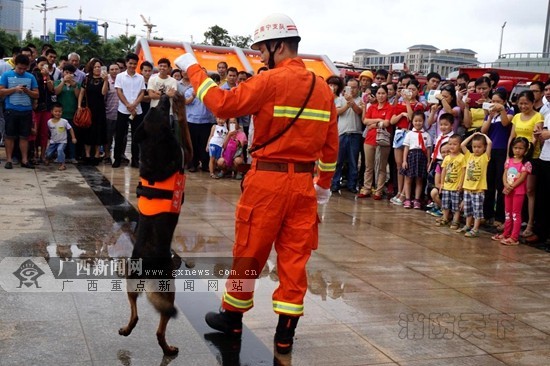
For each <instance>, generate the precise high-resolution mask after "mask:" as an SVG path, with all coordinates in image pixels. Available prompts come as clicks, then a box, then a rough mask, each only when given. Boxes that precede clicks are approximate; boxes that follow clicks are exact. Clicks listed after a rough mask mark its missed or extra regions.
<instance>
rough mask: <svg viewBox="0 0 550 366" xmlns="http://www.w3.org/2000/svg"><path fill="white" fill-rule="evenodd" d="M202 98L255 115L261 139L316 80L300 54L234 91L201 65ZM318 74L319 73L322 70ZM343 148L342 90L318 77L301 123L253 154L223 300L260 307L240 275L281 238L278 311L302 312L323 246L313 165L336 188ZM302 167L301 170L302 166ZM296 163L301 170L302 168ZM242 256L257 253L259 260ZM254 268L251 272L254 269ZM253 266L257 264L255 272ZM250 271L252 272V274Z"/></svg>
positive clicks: (233, 112)
mask: <svg viewBox="0 0 550 366" xmlns="http://www.w3.org/2000/svg"><path fill="white" fill-rule="evenodd" d="M187 73H188V75H189V78H190V80H191V83H192V85H193V87H194V89H195V90H196V94H197V96H198V98H200V100H201V101H202V102H203V103H204V104H205V105H206V106H207V107H208V108H209V109H210V110H211V111H212V112H213V113H214V115H216V116H217V117H221V118H230V117H235V116H244V115H249V114H253V115H254V131H255V132H254V144H255V145H256V144H257V145H260V144H261V143H263V142H265V141H267V140H268V139H269V138H270V137H272V136H274V135H276V134H277V133H278V132H279V131H281V130H282V129H284V127H285V126H286V125H287V124H288V123H290V121H291V120H292V118H293V117H294V116H295V115H296V114H297V112H298V111H299V110H300V108H301V107H302V104H303V103H304V101H305V99H306V96H307V94H308V91H309V89H310V87H311V82H312V74H311V73H310V72H309V71H308V70H307V69H306V67H305V65H304V63H303V61H302V60H301V59H299V58H293V59H286V60H284V61H282V62H280V63H279V64H278V65H277V67H276V68H275V69H273V70H269V71H267V72H263V73H261V74H260V75H256V76H254V77H252V78H250V79H248V80H247V81H245V82H243V83H241V84H239V86H238V87H236V88H233V89H231V90H228V91H226V90H221V89H220V88H218V87H217V85H216V83H215V82H214V81H212V80H211V79H210V78H209V77H208V76H207V75H206V74H205V73H204V72H203V71H202V69H201V68H200V66H199V65H193V66H191V67H189V69H188V70H187ZM316 77H317V76H316ZM337 154H338V129H337V114H336V110H335V106H334V96H333V94H332V92H331V91H330V89H329V87H328V86H327V84H326V82H325V81H324V80H323V79H321V78H320V77H317V79H316V85H315V88H314V90H313V93H312V95H311V98H310V100H309V102H308V103H307V106H306V108H305V109H304V111H303V112H302V114H301V115H300V117H299V118H298V120H297V121H296V123H295V124H294V125H293V126H292V127H291V128H290V129H289V130H288V131H286V133H285V134H284V135H282V137H280V138H279V139H278V140H276V141H275V142H273V143H272V144H270V145H268V146H266V147H264V148H262V149H259V150H257V151H255V152H253V153H252V157H253V158H254V163H253V164H252V167H251V169H250V171H248V173H247V174H246V176H245V179H244V182H243V193H242V195H241V198H240V200H239V203H238V204H237V210H236V214H235V216H236V224H235V245H234V247H233V257H234V260H233V269H234V270H235V271H236V275H232V276H230V277H229V279H228V281H227V283H226V289H225V292H224V295H223V304H222V306H223V307H224V308H225V309H227V310H231V311H238V312H245V311H247V310H249V309H250V308H252V306H253V296H254V293H253V291H252V290H251V289H250V287H249V288H248V289H245V290H244V291H239V289H238V288H236V287H234V286H233V281H232V280H233V279H234V278H251V277H253V278H257V277H258V275H259V274H260V272H261V270H262V268H263V266H264V265H265V262H266V261H267V258H268V256H269V253H270V251H271V248H272V245H273V243H275V250H276V252H277V269H278V274H279V280H280V284H279V287H278V288H277V289H276V290H275V292H274V293H273V310H274V311H275V312H276V313H279V314H286V315H291V316H300V315H302V314H303V311H304V306H303V299H304V296H305V294H306V290H307V275H306V271H305V267H306V263H307V261H308V259H309V257H310V255H311V251H312V250H314V249H316V248H317V242H318V229H317V224H318V217H317V198H316V194H315V189H314V187H313V179H312V174H311V171H312V170H313V169H311V171H310V172H304V171H303V169H299V168H300V167H298V166H295V165H294V163H296V164H300V165H301V166H302V167H303V166H304V165H306V164H305V163H310V164H311V166H313V163H314V162H316V161H318V171H319V179H318V181H317V184H318V185H319V186H321V187H323V188H327V189H328V188H329V187H330V182H331V179H332V175H333V174H334V170H335V168H336V160H337ZM259 162H266V163H273V162H276V163H283V164H282V166H285V167H287V169H284V170H285V171H267V170H261V169H260V167H258V166H257V165H258V163H259ZM295 168H296V169H295ZM295 170H296V171H295ZM242 258H253V259H254V262H255V264H251V263H250V261H249V260H246V259H245V260H241V259H242ZM246 270H248V272H246ZM250 270H253V271H250ZM245 272H246V273H245Z"/></svg>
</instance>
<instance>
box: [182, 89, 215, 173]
mask: <svg viewBox="0 0 550 366" xmlns="http://www.w3.org/2000/svg"><path fill="white" fill-rule="evenodd" d="M184 97H185V104H186V108H185V113H186V114H187V122H188V125H189V134H190V135H191V141H192V142H193V151H194V153H193V161H192V162H190V163H189V166H188V168H189V171H190V172H196V171H198V168H199V163H200V164H201V169H202V171H204V172H208V171H209V170H208V162H209V161H210V157H209V155H208V153H207V152H206V146H207V145H208V138H209V136H210V130H211V129H212V124H213V123H214V116H213V115H212V112H210V110H209V109H208V108H206V106H205V105H204V104H203V103H202V102H201V100H200V99H199V98H197V97H196V93H195V91H194V90H193V88H188V89H187V90H185V93H184Z"/></svg>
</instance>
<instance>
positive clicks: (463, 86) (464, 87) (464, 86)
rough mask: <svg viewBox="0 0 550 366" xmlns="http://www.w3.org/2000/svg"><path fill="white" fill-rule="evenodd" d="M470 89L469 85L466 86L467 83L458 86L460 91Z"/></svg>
mask: <svg viewBox="0 0 550 366" xmlns="http://www.w3.org/2000/svg"><path fill="white" fill-rule="evenodd" d="M466 88H468V85H466V83H460V84H458V90H464V89H466Z"/></svg>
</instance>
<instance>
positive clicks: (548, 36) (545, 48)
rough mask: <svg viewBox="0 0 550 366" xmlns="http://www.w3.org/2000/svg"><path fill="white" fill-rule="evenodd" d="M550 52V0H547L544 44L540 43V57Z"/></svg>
mask: <svg viewBox="0 0 550 366" xmlns="http://www.w3.org/2000/svg"><path fill="white" fill-rule="evenodd" d="M549 52H550V1H548V10H547V13H546V29H545V32H544V44H543V45H542V53H543V55H542V57H548V53H549Z"/></svg>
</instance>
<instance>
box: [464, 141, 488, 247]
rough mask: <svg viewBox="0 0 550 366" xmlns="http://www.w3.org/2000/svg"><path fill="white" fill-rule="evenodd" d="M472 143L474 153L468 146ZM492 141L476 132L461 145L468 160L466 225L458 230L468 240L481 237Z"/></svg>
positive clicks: (465, 207)
mask: <svg viewBox="0 0 550 366" xmlns="http://www.w3.org/2000/svg"><path fill="white" fill-rule="evenodd" d="M470 141H471V142H472V152H471V153H470V150H468V147H467V145H468V144H469V143H470ZM491 146H492V141H491V139H490V138H489V136H487V135H485V134H483V133H481V132H476V133H474V134H473V135H471V136H470V137H468V138H467V139H466V140H464V141H463V142H462V144H460V147H461V148H462V152H463V153H464V156H465V158H466V175H465V177H464V184H463V185H462V189H463V191H464V215H465V216H466V225H464V227H463V228H462V229H458V230H457V232H458V233H464V236H466V237H468V238H475V237H477V236H479V225H480V224H481V219H483V201H484V200H485V190H486V189H487V166H488V165H489V160H490V159H491Z"/></svg>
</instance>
